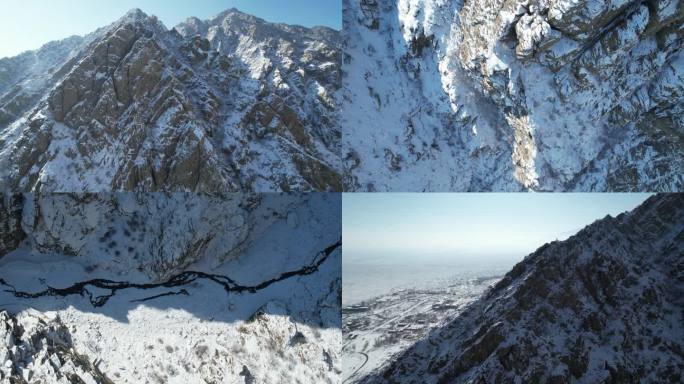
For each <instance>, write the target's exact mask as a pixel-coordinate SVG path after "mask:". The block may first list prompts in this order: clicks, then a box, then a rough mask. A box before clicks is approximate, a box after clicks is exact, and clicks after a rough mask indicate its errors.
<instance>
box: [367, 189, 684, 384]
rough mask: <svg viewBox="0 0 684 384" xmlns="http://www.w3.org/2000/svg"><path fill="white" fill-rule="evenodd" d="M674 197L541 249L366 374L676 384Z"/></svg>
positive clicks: (683, 279) (683, 221) (678, 282)
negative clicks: (455, 314) (458, 312)
mask: <svg viewBox="0 0 684 384" xmlns="http://www.w3.org/2000/svg"><path fill="white" fill-rule="evenodd" d="M683 251H684V196H682V195H679V194H677V195H658V196H654V197H651V198H650V199H648V200H647V201H646V202H644V203H643V204H642V205H641V206H640V207H638V208H636V209H635V210H634V211H632V212H630V213H625V214H621V215H619V216H617V217H615V218H612V217H606V218H605V219H602V220H599V221H597V222H595V223H593V224H591V225H589V226H588V227H586V228H585V229H583V230H582V231H580V232H579V233H577V234H576V235H575V236H573V237H571V238H569V239H568V240H566V241H562V242H553V243H549V244H546V245H544V246H542V247H541V248H539V249H538V250H537V251H536V252H534V253H533V254H531V255H529V256H527V257H526V258H525V260H524V261H522V262H521V263H519V264H518V265H516V266H515V267H514V268H513V269H512V270H511V271H510V272H509V273H508V274H507V275H506V276H505V277H504V278H503V279H502V280H501V281H500V282H499V283H497V284H496V285H495V286H494V287H492V288H491V289H490V290H489V291H488V292H487V293H485V295H484V296H483V297H482V298H481V299H479V300H478V301H476V302H474V303H473V304H472V305H470V306H469V307H468V308H467V309H466V310H465V311H464V312H463V313H462V314H461V315H459V316H458V317H457V318H455V319H453V320H452V321H450V322H447V323H446V324H445V325H444V326H442V327H440V328H436V329H434V330H433V331H431V332H430V334H429V335H428V336H427V337H426V338H424V339H423V340H421V341H420V342H418V343H416V344H415V345H414V346H413V347H411V348H410V349H409V350H408V351H407V352H405V353H404V354H402V355H400V356H399V357H398V358H397V359H396V360H395V361H393V362H391V363H390V364H389V365H388V366H386V367H384V368H383V369H382V370H380V371H379V372H376V373H374V374H372V375H370V376H368V377H366V378H365V379H364V380H363V381H362V382H365V383H382V382H391V383H503V382H525V383H599V382H601V383H678V382H681V381H682V379H683V377H682V372H683V369H682V368H683V367H684V358H683V357H682V350H683V348H684V328H683V327H682V324H684V321H683V318H684V312H682V309H683V308H684V301H683V300H682V297H683V296H682V293H683V292H684V275H683V274H682V271H684V268H683V266H684V264H683V263H684V259H683V258H682V254H683Z"/></svg>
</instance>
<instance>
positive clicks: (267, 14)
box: [0, 0, 342, 58]
mask: <svg viewBox="0 0 684 384" xmlns="http://www.w3.org/2000/svg"><path fill="white" fill-rule="evenodd" d="M134 8H139V9H141V10H142V11H143V12H145V13H147V14H148V15H154V16H157V17H158V18H159V19H160V20H161V21H162V22H163V23H164V25H166V27H167V28H173V27H174V26H176V25H177V24H179V23H181V22H183V21H184V20H186V19H187V18H189V17H198V18H200V19H203V20H204V19H209V18H211V17H213V16H216V15H218V14H219V13H221V12H223V11H225V10H227V9H230V8H237V9H238V10H240V11H241V12H244V13H248V14H251V15H254V16H256V17H259V18H262V19H264V20H266V21H270V22H276V23H286V24H297V25H302V26H305V27H313V26H327V27H330V28H333V29H337V30H340V29H341V28H342V4H341V2H340V1H336V0H298V1H296V2H283V1H280V0H196V1H193V2H188V1H183V0H120V1H102V2H93V1H88V0H51V1H49V2H46V1H43V0H24V1H21V2H11V3H8V4H5V8H4V12H3V13H2V16H0V33H1V34H2V35H3V36H7V37H8V38H6V39H5V41H4V42H3V44H2V45H1V46H0V58H5V57H12V56H16V55H19V54H21V53H23V52H26V51H31V50H36V49H39V48H40V47H42V46H43V45H44V44H46V43H49V42H51V41H55V40H62V39H65V38H67V37H70V36H74V35H79V36H83V35H86V34H88V33H91V32H94V31H95V30H97V29H98V28H100V27H103V26H106V25H108V24H110V23H112V22H114V21H116V20H118V19H119V18H121V17H122V16H123V15H124V14H125V13H126V12H127V11H129V10H131V9H134Z"/></svg>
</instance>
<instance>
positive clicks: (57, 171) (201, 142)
mask: <svg viewBox="0 0 684 384" xmlns="http://www.w3.org/2000/svg"><path fill="white" fill-rule="evenodd" d="M339 52H340V42H339V38H338V36H337V32H336V31H333V30H329V29H326V28H312V29H306V28H302V27H294V26H287V25H276V24H270V23H267V22H265V21H263V20H261V19H258V18H255V17H252V16H249V15H245V14H242V13H240V12H238V11H236V10H229V11H226V12H224V13H222V14H220V15H218V16H217V17H215V18H213V19H211V20H207V21H200V20H197V19H189V20H188V21H186V22H185V23H182V24H180V25H179V26H177V27H176V28H175V29H172V30H167V29H166V27H164V25H162V24H161V22H159V20H157V19H156V18H155V17H154V16H147V15H145V14H144V13H142V12H141V11H139V10H133V11H131V12H129V13H128V14H127V15H125V16H124V17H123V18H121V19H120V20H118V21H117V22H115V23H113V24H111V25H109V26H107V27H104V28H101V29H100V30H98V31H96V32H94V33H92V34H90V35H88V36H85V37H83V38H79V37H74V38H71V39H67V40H64V41H61V42H56V43H51V44H48V45H46V46H44V47H43V48H41V50H39V51H37V52H29V53H25V54H23V55H21V56H19V57H17V58H11V59H3V60H2V61H0V74H2V77H0V93H1V94H0V111H1V113H0V165H1V166H2V167H1V168H2V170H3V171H2V173H0V183H1V184H0V187H5V188H11V189H13V190H16V191H33V190H41V191H58V192H78V191H87V192H96V191H108V190H144V191H156V190H165V191H186V190H187V191H208V192H226V191H289V190H293V191H309V190H321V191H325V190H340V189H341V186H340V183H341V181H340V176H339V167H340V165H339V154H338V153H339V137H340V133H339V127H338V118H337V111H336V106H335V100H334V98H333V96H332V95H333V94H334V93H335V91H336V90H337V89H338V88H339V74H338V71H339V54H340V53H339Z"/></svg>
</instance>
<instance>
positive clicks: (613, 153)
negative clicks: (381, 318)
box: [340, 0, 684, 192]
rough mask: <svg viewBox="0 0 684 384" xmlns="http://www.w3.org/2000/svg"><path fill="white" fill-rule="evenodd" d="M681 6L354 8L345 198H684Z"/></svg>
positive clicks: (416, 2) (516, 0)
mask: <svg viewBox="0 0 684 384" xmlns="http://www.w3.org/2000/svg"><path fill="white" fill-rule="evenodd" d="M683 21H684V6H683V5H682V1H681V0H643V1H642V0H472V1H471V0H344V18H343V22H344V24H343V35H344V36H343V39H344V56H343V59H342V89H341V93H342V94H341V97H340V99H341V106H340V114H341V118H342V121H341V125H342V133H343V138H342V161H343V168H344V183H345V190H347V191H414V192H420V191H530V190H533V191H663V192H668V191H680V190H682V188H683V186H684V176H683V175H684V169H683V168H684V167H683V162H684V120H682V118H683V116H684V113H683V112H684V52H682V47H683V46H684V28H682V23H683Z"/></svg>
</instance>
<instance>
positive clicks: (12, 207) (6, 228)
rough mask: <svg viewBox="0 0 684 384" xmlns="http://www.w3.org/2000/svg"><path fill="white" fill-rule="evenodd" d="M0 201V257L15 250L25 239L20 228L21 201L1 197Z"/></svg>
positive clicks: (16, 198) (18, 198)
mask: <svg viewBox="0 0 684 384" xmlns="http://www.w3.org/2000/svg"><path fill="white" fill-rule="evenodd" d="M2 197H3V199H0V257H1V256H2V255H4V254H5V253H7V252H9V251H11V250H13V249H15V248H16V247H17V246H18V245H19V244H20V243H21V242H22V241H23V240H24V238H25V237H26V235H25V234H24V231H23V230H22V228H21V211H22V201H23V199H22V198H21V197H18V196H13V197H10V196H2Z"/></svg>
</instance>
